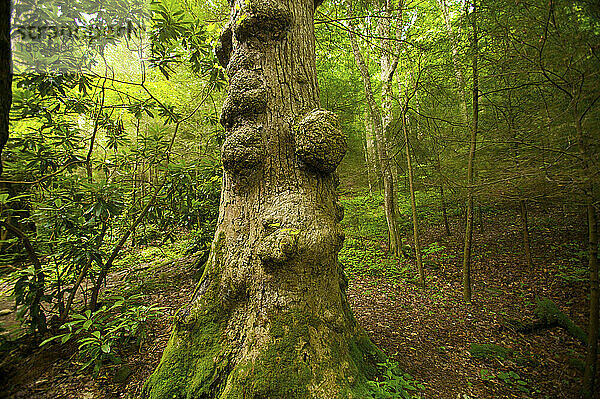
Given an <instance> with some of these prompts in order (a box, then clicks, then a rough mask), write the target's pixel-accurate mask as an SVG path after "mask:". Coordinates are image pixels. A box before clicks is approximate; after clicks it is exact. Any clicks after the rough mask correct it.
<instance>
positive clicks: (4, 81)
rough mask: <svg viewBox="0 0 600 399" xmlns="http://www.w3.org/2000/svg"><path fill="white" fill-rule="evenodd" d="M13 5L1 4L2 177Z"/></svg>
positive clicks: (0, 173)
mask: <svg viewBox="0 0 600 399" xmlns="http://www.w3.org/2000/svg"><path fill="white" fill-rule="evenodd" d="M11 4H12V2H11V1H10V0H4V1H1V2H0V176H2V172H3V164H2V151H3V150H4V146H5V145H6V142H7V141H8V129H9V122H10V107H11V105H12V64H11V63H12V56H11V48H10V17H11V12H12V9H11Z"/></svg>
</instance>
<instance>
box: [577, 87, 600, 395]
mask: <svg viewBox="0 0 600 399" xmlns="http://www.w3.org/2000/svg"><path fill="white" fill-rule="evenodd" d="M574 97H575V98H576V96H574ZM573 119H574V125H575V131H576V132H577V145H578V147H579V154H580V156H581V159H582V162H581V179H582V183H583V186H584V195H585V202H586V208H587V216H588V269H589V276H590V308H589V310H590V320H589V324H588V345H587V352H586V356H585V370H584V374H583V386H582V393H583V396H584V397H585V398H592V397H594V393H595V392H596V390H597V389H596V374H597V369H598V329H599V328H600V323H599V317H600V314H599V312H600V292H599V291H600V290H599V283H598V220H597V216H596V207H595V204H594V193H595V187H594V184H593V183H592V181H591V179H590V171H589V165H590V162H591V160H590V154H589V148H588V146H587V143H586V137H585V134H584V131H583V126H582V122H581V121H582V119H583V115H581V114H580V113H579V112H578V110H577V101H573Z"/></svg>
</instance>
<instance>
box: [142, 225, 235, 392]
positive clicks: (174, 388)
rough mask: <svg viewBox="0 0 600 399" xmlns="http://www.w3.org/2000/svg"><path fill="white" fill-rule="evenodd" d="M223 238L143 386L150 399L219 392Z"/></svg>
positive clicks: (223, 352)
mask: <svg viewBox="0 0 600 399" xmlns="http://www.w3.org/2000/svg"><path fill="white" fill-rule="evenodd" d="M223 238H224V236H223V235H220V236H219V238H218V239H217V240H216V242H215V245H214V247H213V254H212V255H213V257H212V259H213V263H212V264H211V265H210V266H211V267H207V268H206V270H205V272H204V275H203V277H202V279H201V281H200V283H199V284H198V286H197V287H196V290H195V292H194V296H193V298H194V299H193V300H192V302H191V303H190V304H188V305H186V306H184V307H182V308H181V309H179V311H178V312H177V315H176V320H177V321H176V323H175V326H174V327H173V332H172V334H171V337H170V339H169V342H168V344H167V347H166V348H165V351H164V352H163V356H162V359H161V361H160V364H159V365H158V367H157V369H156V370H155V371H154V373H153V374H152V375H151V376H150V378H149V379H148V381H146V384H145V386H144V392H143V394H142V397H144V398H149V399H167V398H169V399H179V398H186V399H191V398H194V399H201V398H211V397H214V394H215V393H217V392H218V391H219V389H220V385H221V383H222V375H223V374H225V373H226V371H227V368H228V359H227V352H228V351H227V348H226V347H225V345H226V344H225V342H226V341H225V340H224V339H223V336H222V335H223V334H222V333H223V331H224V329H225V326H226V323H227V319H228V316H229V314H228V312H227V311H226V310H225V308H224V307H223V305H222V304H221V302H220V300H219V298H218V297H217V295H218V287H219V278H218V277H219V276H220V266H221V260H222V256H223V254H222V243H223Z"/></svg>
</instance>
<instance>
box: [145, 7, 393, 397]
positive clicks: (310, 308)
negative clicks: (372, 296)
mask: <svg viewBox="0 0 600 399" xmlns="http://www.w3.org/2000/svg"><path fill="white" fill-rule="evenodd" d="M316 6H318V4H315V3H313V0H234V1H233V3H232V4H231V14H230V19H229V22H228V24H227V25H226V27H225V28H224V30H223V32H222V34H221V37H220V46H219V48H218V51H217V55H218V57H219V61H220V63H221V64H222V65H223V66H224V67H226V69H227V73H228V76H229V90H228V96H227V98H226V100H225V102H224V104H223V107H222V114H221V124H222V125H223V126H224V127H225V130H226V139H225V142H224V144H223V148H222V161H223V168H224V176H223V186H222V196H221V204H220V213H219V221H218V227H217V231H216V234H215V239H214V241H213V244H212V247H211V253H210V256H209V260H208V262H207V264H206V267H205V271H204V275H203V276H202V278H201V280H200V282H199V284H198V285H197V287H196V289H195V292H194V294H193V297H192V298H191V300H190V302H189V304H188V305H187V306H184V307H183V308H182V309H180V310H179V312H178V314H177V316H176V321H175V325H174V327H173V332H172V335H171V338H170V340H169V343H168V345H167V347H166V349H165V351H164V353H163V356H162V360H161V362H160V364H159V366H158V368H157V369H156V370H155V372H154V373H153V374H152V376H151V377H150V379H149V380H148V381H147V383H146V386H145V388H144V396H145V397H146V398H286V399H290V398H361V397H365V396H366V395H367V394H366V390H367V387H368V384H366V381H367V379H369V378H372V377H373V375H374V374H375V371H376V368H375V364H376V362H377V361H380V360H381V356H382V353H381V352H380V351H379V350H378V349H377V348H376V347H375V346H374V345H373V344H372V343H371V341H370V340H369V338H368V337H367V335H366V334H365V332H364V331H363V330H362V329H361V327H360V326H359V325H358V324H357V322H356V320H355V319H354V317H353V315H352V312H351V309H350V307H349V305H348V301H347V298H346V294H345V291H346V288H347V280H346V278H345V276H344V273H343V270H342V267H341V265H340V263H339V262H338V257H337V254H338V251H339V250H340V248H341V246H342V243H343V240H344V232H343V231H342V228H341V227H340V221H341V220H342V217H343V208H342V206H341V204H340V203H339V202H338V200H337V194H336V185H337V184H336V181H337V178H336V175H335V169H336V167H337V166H338V164H339V163H340V161H341V160H342V158H343V156H344V154H345V152H346V147H347V144H346V139H345V136H344V134H343V133H342V131H341V129H340V126H339V122H338V119H337V117H336V115H335V114H333V113H331V112H329V111H325V110H322V109H319V92H318V85H317V79H316V68H315V35H314V26H313V15H314V10H315V8H316Z"/></svg>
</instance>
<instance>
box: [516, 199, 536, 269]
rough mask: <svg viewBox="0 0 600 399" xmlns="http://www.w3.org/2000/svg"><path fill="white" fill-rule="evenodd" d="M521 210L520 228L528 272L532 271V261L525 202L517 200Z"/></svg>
mask: <svg viewBox="0 0 600 399" xmlns="http://www.w3.org/2000/svg"><path fill="white" fill-rule="evenodd" d="M519 206H520V208H521V228H522V229H523V249H524V251H525V260H526V261H527V266H528V267H529V270H533V259H532V257H531V242H530V240H529V221H528V216H527V202H525V200H524V199H522V198H521V199H520V200H519Z"/></svg>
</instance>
